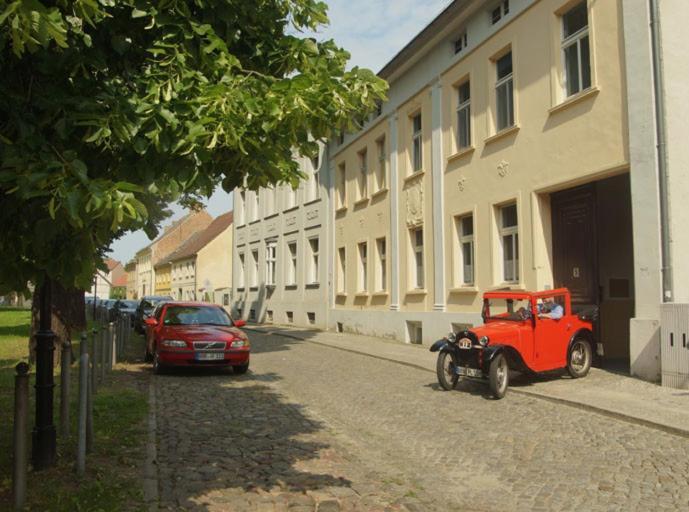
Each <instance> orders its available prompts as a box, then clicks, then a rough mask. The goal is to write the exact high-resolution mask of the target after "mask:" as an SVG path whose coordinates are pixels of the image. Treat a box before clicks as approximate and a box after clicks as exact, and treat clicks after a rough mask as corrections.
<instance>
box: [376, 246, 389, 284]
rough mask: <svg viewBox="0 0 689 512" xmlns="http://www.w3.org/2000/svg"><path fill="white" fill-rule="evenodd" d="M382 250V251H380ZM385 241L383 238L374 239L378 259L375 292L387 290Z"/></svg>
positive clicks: (386, 248)
mask: <svg viewBox="0 0 689 512" xmlns="http://www.w3.org/2000/svg"><path fill="white" fill-rule="evenodd" d="M381 249H382V250H381ZM387 250H388V247H387V240H386V239H385V237H382V238H378V239H376V255H377V258H378V271H377V272H376V285H375V290H376V291H377V292H384V291H385V290H387V286H388V283H387V280H388V276H387V273H388V269H387V264H388V261H387V258H388V256H387Z"/></svg>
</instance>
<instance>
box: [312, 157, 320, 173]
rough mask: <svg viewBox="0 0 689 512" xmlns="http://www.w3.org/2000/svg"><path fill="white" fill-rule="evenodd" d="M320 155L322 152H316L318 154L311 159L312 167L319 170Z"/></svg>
mask: <svg viewBox="0 0 689 512" xmlns="http://www.w3.org/2000/svg"><path fill="white" fill-rule="evenodd" d="M319 157H320V154H319V153H316V156H314V157H313V158H312V159H311V168H312V169H313V170H314V171H316V170H318V167H319V164H320V158H319Z"/></svg>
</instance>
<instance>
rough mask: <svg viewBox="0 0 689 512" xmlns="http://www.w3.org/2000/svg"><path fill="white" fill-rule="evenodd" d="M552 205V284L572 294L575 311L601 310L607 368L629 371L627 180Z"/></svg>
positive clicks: (579, 191)
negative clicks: (591, 308)
mask: <svg viewBox="0 0 689 512" xmlns="http://www.w3.org/2000/svg"><path fill="white" fill-rule="evenodd" d="M550 205H551V212H552V219H551V220H552V241H553V253H552V254H553V281H554V282H553V284H554V286H555V287H556V288H557V287H567V288H569V290H570V292H571V294H572V305H573V307H574V308H581V307H585V306H589V305H596V306H598V307H599V309H600V320H599V323H598V326H597V333H596V334H597V337H598V338H599V339H600V340H601V341H602V342H603V347H604V351H605V355H604V363H605V366H606V367H611V368H615V369H622V370H625V371H628V365H629V320H630V318H631V317H632V316H633V314H634V300H633V297H634V295H633V283H634V279H633V276H634V263H633V247H632V217H631V194H630V189H629V175H628V174H623V175H619V176H615V177H612V178H607V179H604V180H600V181H597V182H593V183H590V184H587V185H584V186H580V187H575V188H571V189H567V190H563V191H560V192H556V193H553V194H552V195H551V197H550Z"/></svg>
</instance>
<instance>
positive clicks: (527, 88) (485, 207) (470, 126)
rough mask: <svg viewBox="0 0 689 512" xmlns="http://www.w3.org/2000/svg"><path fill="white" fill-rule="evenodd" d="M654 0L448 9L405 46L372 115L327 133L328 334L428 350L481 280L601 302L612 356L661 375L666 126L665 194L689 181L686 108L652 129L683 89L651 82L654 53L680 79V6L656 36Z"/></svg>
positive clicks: (669, 10)
mask: <svg viewBox="0 0 689 512" xmlns="http://www.w3.org/2000/svg"><path fill="white" fill-rule="evenodd" d="M653 4H655V2H650V4H649V2H646V1H641V0H639V1H635V0H631V1H629V2H627V1H625V2H615V1H610V2H593V1H588V2H587V1H585V0H574V1H572V0H509V1H505V0H501V1H455V2H452V3H451V4H450V5H449V6H448V7H447V8H446V9H445V11H443V13H441V14H440V15H439V16H438V17H437V18H436V19H435V20H434V21H433V22H431V24H429V25H428V26H427V27H426V28H425V29H424V30H423V31H422V32H421V33H420V34H419V35H418V36H417V37H416V38H414V39H413V40H412V41H411V42H410V43H409V44H407V45H406V46H405V47H404V49H402V50H401V51H400V52H399V53H398V54H397V56H395V58H393V60H392V61H390V62H389V63H388V64H387V65H386V66H385V67H384V68H383V69H382V70H381V72H380V73H379V76H381V77H383V78H385V79H387V80H388V82H389V83H390V90H389V101H388V102H387V103H385V104H384V105H383V106H382V109H381V112H380V115H378V116H377V117H375V118H374V119H372V120H371V121H370V122H369V123H367V125H366V126H364V127H363V129H362V130H360V131H359V132H357V133H354V134H346V135H345V136H344V138H343V139H341V140H337V141H331V142H330V145H329V152H328V154H329V160H328V174H329V175H330V176H331V179H330V183H331V184H332V186H331V189H330V196H331V197H332V201H333V210H332V216H331V219H330V222H331V224H332V229H331V231H332V233H333V239H332V240H333V241H332V246H331V248H330V251H331V253H332V255H333V258H332V263H331V265H332V277H333V287H332V290H331V297H330V304H331V308H332V309H331V312H330V321H329V325H328V326H329V328H331V329H335V330H338V331H345V332H356V333H362V334H368V335H375V336H381V337H389V338H394V339H398V340H403V341H406V342H410V343H423V344H428V343H431V342H433V341H434V340H436V339H438V338H439V337H441V336H443V335H444V334H445V333H447V332H448V331H451V330H457V329H459V328H463V327H464V326H466V325H475V324H477V323H480V322H481V317H480V311H481V296H482V293H483V292H485V291H487V290H495V289H512V290H524V289H525V290H542V289H548V288H553V287H561V286H566V287H568V288H569V289H570V291H571V292H572V296H573V303H574V304H575V305H576V307H584V306H588V305H596V306H598V307H599V309H600V322H599V330H600V332H599V333H598V334H599V336H600V338H601V340H602V341H603V343H604V348H605V354H604V361H605V363H606V364H609V365H611V366H616V367H619V368H622V369H625V370H628V371H631V373H632V374H634V375H638V376H641V377H643V378H646V379H649V380H656V379H657V378H658V376H659V372H660V366H659V359H660V352H659V335H660V326H659V308H660V304H662V302H663V300H664V299H663V294H664V293H665V295H666V297H665V299H666V300H667V299H668V298H670V297H668V296H667V290H665V291H663V290H662V283H661V281H662V279H661V277H662V274H663V272H662V268H663V267H667V264H663V262H662V256H661V254H662V252H663V251H662V243H661V240H660V238H661V235H662V231H663V227H662V226H661V217H662V210H663V206H662V205H661V204H660V203H662V201H663V197H662V194H661V193H660V191H659V175H660V174H662V173H659V171H658V165H657V162H658V158H657V155H656V146H657V142H658V141H657V130H656V127H657V126H658V125H659V124H662V125H665V126H666V127H667V128H668V131H669V132H671V133H670V134H669V136H668V142H667V147H668V153H669V154H668V155H666V157H665V158H666V160H667V161H668V162H669V169H670V170H669V172H668V176H669V178H668V180H669V182H670V183H668V184H667V185H666V186H667V189H668V190H669V191H673V190H674V191H687V190H689V187H688V186H687V185H688V183H687V174H686V172H682V171H681V169H683V168H685V167H683V166H684V165H685V164H686V161H687V147H686V144H684V145H683V144H681V143H680V142H679V139H680V138H681V137H683V133H684V131H683V130H682V129H680V125H681V124H682V123H681V120H686V119H687V116H686V114H687V112H686V110H687V107H686V105H685V102H682V105H673V106H672V107H670V106H665V110H664V111H665V113H666V114H667V119H665V120H664V121H663V120H660V121H659V119H658V109H657V106H658V105H657V102H654V98H657V97H664V96H667V97H668V98H667V100H668V101H672V100H675V101H677V99H678V98H680V97H681V95H675V94H669V91H670V90H671V89H670V87H672V84H668V82H665V84H664V85H665V87H666V88H665V89H662V90H660V92H658V93H657V94H656V90H657V89H656V87H657V83H656V84H655V85H654V80H653V78H654V77H653V74H654V69H653V54H654V53H655V54H657V53H659V52H663V55H665V56H666V58H665V59H664V60H662V62H664V64H663V65H664V66H665V68H666V69H665V71H666V76H669V74H670V73H672V76H673V81H677V82H675V83H683V82H682V80H681V78H680V77H686V76H687V74H689V73H688V70H687V67H688V66H687V63H686V59H683V58H681V57H680V55H681V50H680V43H679V41H680V39H679V30H680V25H681V23H679V22H678V21H677V20H678V19H680V18H682V16H679V15H678V14H679V13H684V14H689V12H687V9H688V8H689V7H688V6H687V4H686V3H681V2H668V3H664V4H663V7H662V8H661V9H658V13H657V14H656V21H659V22H660V23H661V24H662V26H663V30H662V31H660V32H661V33H662V38H664V39H661V40H660V44H661V45H662V47H660V46H657V45H656V46H655V47H654V41H653V31H652V29H651V30H649V26H651V27H652V23H651V22H652V21H653V12H652V9H653V7H652V6H653ZM649 5H650V6H651V7H650V8H649ZM663 9H665V10H663ZM683 19H687V18H686V16H685V17H684V18H683ZM680 101H681V100H680ZM673 136H674V137H677V139H673V138H672V137H673ZM630 140H631V142H630ZM673 141H674V144H673ZM632 143H633V144H632ZM673 163H674V164H675V165H674V166H673ZM673 170H674V172H673ZM661 185H662V184H661ZM676 206H677V203H675V207H676ZM665 208H666V209H667V210H669V213H668V216H669V218H670V219H672V220H671V221H670V223H669V227H667V228H666V229H667V230H670V231H672V232H673V233H674V234H673V236H672V237H671V239H672V242H673V243H672V244H668V246H669V249H668V250H669V251H670V253H669V256H673V257H672V258H671V259H672V261H674V262H676V264H675V266H674V268H673V277H672V283H673V286H672V289H673V293H674V294H673V296H672V297H671V300H682V301H688V300H689V298H686V297H685V295H686V291H687V285H686V283H687V281H686V280H684V281H682V280H681V279H680V278H679V276H682V278H683V277H684V274H685V273H686V272H687V271H689V267H687V266H686V265H682V268H681V269H679V268H677V265H679V261H680V260H679V251H681V248H683V247H687V242H689V241H685V240H684V239H683V237H684V235H681V234H680V232H679V231H680V230H679V226H681V223H682V222H683V221H684V219H685V217H686V216H687V214H686V212H684V211H679V210H677V209H675V210H673V209H672V208H673V207H672V205H669V206H668V205H667V204H666V205H665ZM673 226H676V228H677V230H675V231H673ZM675 255H676V256H677V258H675V257H674V256H675Z"/></svg>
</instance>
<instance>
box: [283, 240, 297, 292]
mask: <svg viewBox="0 0 689 512" xmlns="http://www.w3.org/2000/svg"><path fill="white" fill-rule="evenodd" d="M292 247H294V252H292ZM298 257H299V247H298V246H297V242H296V240H293V241H290V242H287V275H286V276H285V277H286V279H285V284H286V285H287V286H296V284H297V269H298Z"/></svg>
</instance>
